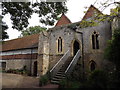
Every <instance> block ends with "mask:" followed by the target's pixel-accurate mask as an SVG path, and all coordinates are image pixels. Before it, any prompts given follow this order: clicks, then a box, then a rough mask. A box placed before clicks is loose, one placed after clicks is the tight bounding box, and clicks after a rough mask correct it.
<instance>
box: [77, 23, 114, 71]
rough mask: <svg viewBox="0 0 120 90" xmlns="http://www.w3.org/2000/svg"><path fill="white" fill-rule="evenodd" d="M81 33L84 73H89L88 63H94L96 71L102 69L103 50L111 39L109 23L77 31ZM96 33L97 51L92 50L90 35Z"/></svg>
mask: <svg viewBox="0 0 120 90" xmlns="http://www.w3.org/2000/svg"><path fill="white" fill-rule="evenodd" d="M79 30H80V31H82V32H83V46H84V67H85V71H86V72H89V71H90V61H91V60H93V61H95V63H96V69H102V67H103V65H102V64H103V62H104V50H105V48H106V47H107V42H108V40H110V39H111V36H112V31H111V23H110V22H107V21H106V22H102V23H100V24H99V25H97V26H94V27H87V28H83V29H79ZM94 31H96V32H97V33H98V34H99V37H98V40H99V49H93V48H92V34H93V32H94Z"/></svg>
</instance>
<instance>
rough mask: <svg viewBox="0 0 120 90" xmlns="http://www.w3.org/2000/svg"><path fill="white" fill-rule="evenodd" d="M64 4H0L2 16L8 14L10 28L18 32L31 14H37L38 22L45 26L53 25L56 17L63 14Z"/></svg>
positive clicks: (24, 25) (26, 24) (26, 23)
mask: <svg viewBox="0 0 120 90" xmlns="http://www.w3.org/2000/svg"><path fill="white" fill-rule="evenodd" d="M66 11H67V7H66V6H65V2H35V3H31V2H2V14H3V15H5V14H8V13H9V14H10V15H11V20H12V24H13V26H12V28H14V29H17V30H19V31H21V30H23V29H24V28H26V27H27V26H28V24H29V22H28V19H29V18H31V15H32V14H33V13H37V14H39V17H40V22H41V23H43V24H45V25H54V22H55V20H57V18H58V15H60V14H61V13H65V12H66Z"/></svg>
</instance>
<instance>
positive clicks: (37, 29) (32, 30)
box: [20, 26, 46, 37]
mask: <svg viewBox="0 0 120 90" xmlns="http://www.w3.org/2000/svg"><path fill="white" fill-rule="evenodd" d="M44 30H46V28H44V27H40V26H34V27H29V28H27V29H25V30H22V31H21V32H22V33H21V35H20V37H21V36H28V35H32V34H37V33H39V32H41V31H44Z"/></svg>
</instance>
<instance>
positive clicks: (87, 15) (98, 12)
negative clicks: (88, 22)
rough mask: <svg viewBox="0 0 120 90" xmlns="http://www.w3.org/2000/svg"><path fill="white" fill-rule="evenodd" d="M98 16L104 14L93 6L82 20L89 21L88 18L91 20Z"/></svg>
mask: <svg viewBox="0 0 120 90" xmlns="http://www.w3.org/2000/svg"><path fill="white" fill-rule="evenodd" d="M95 13H96V14H102V15H103V13H102V12H101V11H99V10H98V9H97V8H96V7H94V6H93V5H91V6H90V7H89V9H88V10H87V12H86V13H85V15H84V17H83V19H82V20H85V19H88V18H91V17H92V16H94V15H95Z"/></svg>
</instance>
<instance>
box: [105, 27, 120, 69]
mask: <svg viewBox="0 0 120 90" xmlns="http://www.w3.org/2000/svg"><path fill="white" fill-rule="evenodd" d="M119 40H120V28H119V29H116V30H115V31H114V34H113V38H112V40H110V41H109V43H108V47H107V48H106V51H105V57H106V58H107V59H108V60H109V61H111V62H113V63H114V64H115V65H116V69H117V71H120V56H119V55H120V42H119Z"/></svg>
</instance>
